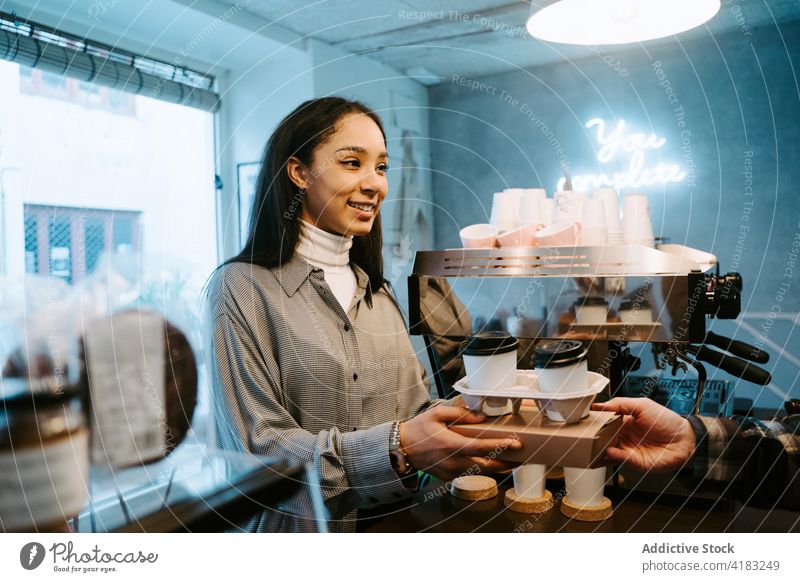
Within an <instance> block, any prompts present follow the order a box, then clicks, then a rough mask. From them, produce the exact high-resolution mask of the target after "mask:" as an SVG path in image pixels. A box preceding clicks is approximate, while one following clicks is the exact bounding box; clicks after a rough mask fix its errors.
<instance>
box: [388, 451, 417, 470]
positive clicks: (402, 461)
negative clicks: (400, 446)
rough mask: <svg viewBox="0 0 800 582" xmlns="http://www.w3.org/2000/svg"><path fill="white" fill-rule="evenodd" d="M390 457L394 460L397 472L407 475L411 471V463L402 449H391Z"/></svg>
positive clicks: (393, 464) (394, 467)
mask: <svg viewBox="0 0 800 582" xmlns="http://www.w3.org/2000/svg"><path fill="white" fill-rule="evenodd" d="M390 459H391V462H392V469H394V470H395V471H396V472H397V473H399V474H401V475H405V474H406V473H408V472H410V471H411V469H412V467H411V465H410V464H409V462H408V460H407V459H406V456H405V455H404V454H403V453H401V452H400V451H391V453H390Z"/></svg>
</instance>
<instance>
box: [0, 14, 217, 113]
mask: <svg viewBox="0 0 800 582" xmlns="http://www.w3.org/2000/svg"><path fill="white" fill-rule="evenodd" d="M0 59H4V60H7V61H12V62H14V63H18V64H20V65H24V66H26V67H31V68H39V69H42V70H46V71H49V72H51V73H57V74H61V75H66V76H68V77H73V78H75V79H79V80H80V81H85V82H88V83H96V84H98V85H103V86H105V87H111V88H113V89H117V90H120V91H127V92H129V93H134V94H136V95H142V96H146V97H151V98H153V99H161V100H163V101H169V102H170V103H179V104H181V105H186V106H187V107H194V108H197V109H202V110H204V111H210V112H214V111H217V110H218V109H219V106H220V98H219V95H217V94H216V93H215V92H214V91H213V90H212V87H213V84H214V78H213V77H210V76H208V75H204V74H202V73H199V72H196V71H192V70H190V69H187V68H185V67H177V66H175V65H171V64H168V63H163V62H159V61H156V60H154V59H150V58H147V57H142V56H137V55H134V54H131V53H127V52H125V51H120V50H118V49H115V48H112V47H108V46H106V45H102V44H99V43H93V42H91V41H88V40H83V39H79V38H77V37H72V36H69V35H67V34H64V33H61V32H58V31H56V30H53V29H48V28H47V27H44V26H40V25H37V24H33V23H29V22H19V21H17V20H16V19H15V18H14V17H13V16H10V15H7V14H3V13H0Z"/></svg>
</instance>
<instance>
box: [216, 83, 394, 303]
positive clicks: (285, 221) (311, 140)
mask: <svg viewBox="0 0 800 582" xmlns="http://www.w3.org/2000/svg"><path fill="white" fill-rule="evenodd" d="M351 113H361V114H364V115H367V116H369V118H370V119H372V121H374V122H375V124H376V125H377V126H378V128H379V129H380V130H381V134H382V135H383V141H384V143H385V142H386V132H385V131H384V130H383V124H382V123H381V120H380V117H378V115H377V114H376V113H375V112H374V111H373V110H372V109H370V108H369V107H367V106H366V105H364V104H363V103H360V102H358V101H351V100H348V99H343V98H341V97H322V98H320V99H311V100H309V101H306V102H304V103H303V104H301V105H300V106H299V107H297V109H295V110H294V111H292V112H291V113H290V114H289V115H287V116H286V117H284V118H283V120H282V121H281V122H280V124H278V127H277V129H276V130H275V131H274V132H273V133H272V135H271V136H270V138H269V141H267V146H266V148H265V149H264V158H263V160H262V162H261V170H260V171H259V173H258V180H257V181H256V191H255V195H254V196H253V206H252V208H251V209H250V223H249V229H248V235H247V242H246V243H245V244H244V248H243V249H242V250H241V252H240V253H239V254H237V255H236V256H234V257H232V258H230V259H228V260H227V261H225V262H224V263H223V265H226V264H229V263H249V264H252V265H260V266H262V267H266V268H269V269H271V268H274V267H278V266H280V265H283V264H284V263H286V261H288V260H289V259H291V258H292V256H293V255H294V252H295V247H296V246H297V240H298V238H299V237H300V211H301V208H302V203H303V196H302V192H300V190H299V189H298V187H297V185H295V183H294V182H292V180H291V179H290V178H289V174H288V172H287V171H286V164H287V162H288V161H289V158H291V157H296V158H298V159H299V160H300V161H301V162H303V163H304V164H305V165H307V166H311V164H312V161H313V157H314V150H315V149H316V148H317V146H319V145H320V144H323V143H325V142H326V141H327V140H328V139H329V138H330V137H331V135H333V134H334V133H335V132H336V130H337V125H338V122H339V121H340V120H341V119H342V117H344V116H345V115H348V114H351ZM382 241H383V232H382V229H381V215H380V213H378V215H377V216H376V217H375V220H374V222H373V223H372V229H371V230H370V232H369V234H367V235H365V236H356V237H353V246H352V247H351V248H350V261H351V262H352V263H355V264H356V265H358V266H359V267H361V268H362V269H363V270H364V271H365V272H366V274H367V275H368V276H369V285H368V286H367V293H366V301H367V305H369V306H370V307H371V306H372V293H373V291H377V290H378V289H380V288H381V287H383V286H384V285H387V281H386V280H385V279H384V277H383V256H382V254H381V249H382Z"/></svg>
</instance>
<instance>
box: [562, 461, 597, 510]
mask: <svg viewBox="0 0 800 582" xmlns="http://www.w3.org/2000/svg"><path fill="white" fill-rule="evenodd" d="M564 481H565V484H566V486H567V497H569V502H570V503H571V504H572V505H576V506H578V507H597V506H598V505H600V504H601V503H602V502H603V489H604V488H605V486H606V468H605V467H599V468H597V469H578V468H575V467H564Z"/></svg>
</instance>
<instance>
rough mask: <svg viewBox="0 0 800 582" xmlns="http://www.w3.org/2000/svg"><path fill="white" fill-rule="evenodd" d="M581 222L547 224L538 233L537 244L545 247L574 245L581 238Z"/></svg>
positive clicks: (536, 236)
mask: <svg viewBox="0 0 800 582" xmlns="http://www.w3.org/2000/svg"><path fill="white" fill-rule="evenodd" d="M581 231H582V228H581V225H580V223H579V222H559V223H556V224H551V225H550V226H546V227H544V228H543V229H541V230H540V231H539V232H537V233H536V235H535V239H536V244H537V245H540V246H545V247H564V246H567V247H574V246H576V245H578V244H579V243H580V240H581Z"/></svg>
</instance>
